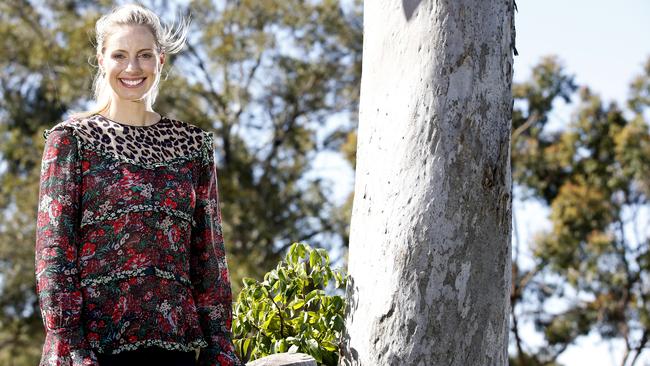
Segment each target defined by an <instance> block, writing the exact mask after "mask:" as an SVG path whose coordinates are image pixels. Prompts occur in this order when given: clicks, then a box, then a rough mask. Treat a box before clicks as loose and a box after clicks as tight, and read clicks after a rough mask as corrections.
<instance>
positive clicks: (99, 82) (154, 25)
mask: <svg viewBox="0 0 650 366" xmlns="http://www.w3.org/2000/svg"><path fill="white" fill-rule="evenodd" d="M138 25H141V26H145V27H147V28H148V29H149V30H150V31H151V34H152V35H153V38H154V41H155V43H156V48H157V52H158V53H159V54H160V53H163V52H164V53H165V54H168V55H169V54H174V53H178V52H179V51H180V50H181V49H183V46H184V45H185V39H186V37H187V32H188V29H189V25H190V17H189V16H188V17H186V18H184V17H181V20H180V22H179V23H178V24H177V25H176V26H175V27H173V26H169V27H168V26H165V25H163V24H161V22H160V18H159V17H158V15H156V14H155V13H154V12H153V11H151V10H149V9H148V8H146V7H144V6H142V5H139V4H125V5H121V6H118V7H115V8H113V10H112V11H111V12H110V13H108V14H105V15H103V16H102V17H101V18H99V19H98V20H97V23H95V35H96V43H97V46H96V49H97V54H103V53H104V51H105V48H106V47H105V43H106V40H107V39H108V37H109V36H110V35H111V30H112V29H113V28H114V27H116V26H138ZM156 59H157V60H158V58H156ZM159 70H160V71H159V72H158V73H156V79H155V80H154V83H153V85H152V86H151V90H150V91H149V93H148V94H147V96H146V97H145V103H146V104H147V106H148V107H151V106H152V105H153V103H154V102H155V100H156V97H157V96H158V87H159V83H160V74H161V73H162V68H159ZM93 91H94V98H95V108H94V109H92V110H90V111H86V112H79V113H74V114H73V115H72V117H73V118H83V117H87V116H90V115H93V114H96V113H99V112H102V111H104V110H106V109H108V107H109V106H110V104H111V96H112V93H111V90H110V85H109V84H108V81H107V80H106V74H105V73H104V71H103V70H102V69H101V68H98V70H97V73H96V74H95V77H94V80H93Z"/></svg>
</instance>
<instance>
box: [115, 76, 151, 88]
mask: <svg viewBox="0 0 650 366" xmlns="http://www.w3.org/2000/svg"><path fill="white" fill-rule="evenodd" d="M145 79H146V78H140V79H120V84H122V86H123V87H125V88H130V89H134V88H139V87H140V86H142V85H144V81H145Z"/></svg>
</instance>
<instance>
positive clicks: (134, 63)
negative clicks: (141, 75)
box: [126, 57, 140, 71]
mask: <svg viewBox="0 0 650 366" xmlns="http://www.w3.org/2000/svg"><path fill="white" fill-rule="evenodd" d="M126 70H127V71H128V70H140V63H139V62H138V58H137V57H136V58H133V59H130V60H129V63H128V64H127V65H126Z"/></svg>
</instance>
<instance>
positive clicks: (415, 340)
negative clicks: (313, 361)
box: [340, 0, 514, 366]
mask: <svg viewBox="0 0 650 366" xmlns="http://www.w3.org/2000/svg"><path fill="white" fill-rule="evenodd" d="M513 5H514V3H513V2H512V1H511V0H438V1H434V0H401V1H399V0H384V1H366V2H365V6H364V46H363V74H362V80H361V101H360V122H359V131H358V142H357V170H356V179H355V197H354V203H353V211H352V222H351V231H350V251H349V274H350V281H349V284H348V285H349V286H348V290H347V305H348V313H347V315H346V332H345V334H344V344H343V350H342V357H341V361H340V364H341V365H363V366H379V365H409V366H410V365H427V366H429V365H445V366H447V365H459V366H461V365H462V366H467V365H481V366H482V365H506V364H507V362H508V357H507V345H508V331H509V296H510V295H509V292H510V281H511V268H510V267H511V258H510V257H511V255H510V250H511V249H510V245H511V243H510V240H511V238H510V233H511V178H510V176H511V173H510V133H511V113H512V101H513V100H512V94H511V84H512V38H513V31H514V30H513Z"/></svg>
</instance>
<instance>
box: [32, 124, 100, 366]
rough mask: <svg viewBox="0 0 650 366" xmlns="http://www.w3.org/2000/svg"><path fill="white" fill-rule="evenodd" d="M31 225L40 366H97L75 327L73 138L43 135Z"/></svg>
mask: <svg viewBox="0 0 650 366" xmlns="http://www.w3.org/2000/svg"><path fill="white" fill-rule="evenodd" d="M44 136H45V138H46V141H45V149H44V151H43V160H42V163H41V174H40V188H39V198H38V217H37V222H36V247H35V264H36V292H37V295H38V298H39V304H40V310H41V315H42V317H43V324H44V326H45V343H44V345H43V353H42V356H41V361H40V366H45V365H48V366H49V365H53V366H54V365H56V366H59V365H60V366H63V365H65V366H69V365H72V366H81V365H85V366H89V365H95V366H96V365H98V363H97V359H96V356H95V354H94V352H93V351H92V350H91V349H90V348H89V346H88V342H87V341H86V339H85V336H84V331H83V326H82V324H81V319H80V315H81V306H82V295H81V291H80V288H79V273H78V270H77V263H76V262H77V236H78V231H79V214H78V213H79V209H80V188H81V174H80V161H79V152H78V151H77V141H76V137H75V136H74V134H73V133H72V131H70V130H68V129H66V128H65V127H63V128H56V129H52V130H50V131H46V133H45V134H44Z"/></svg>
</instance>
